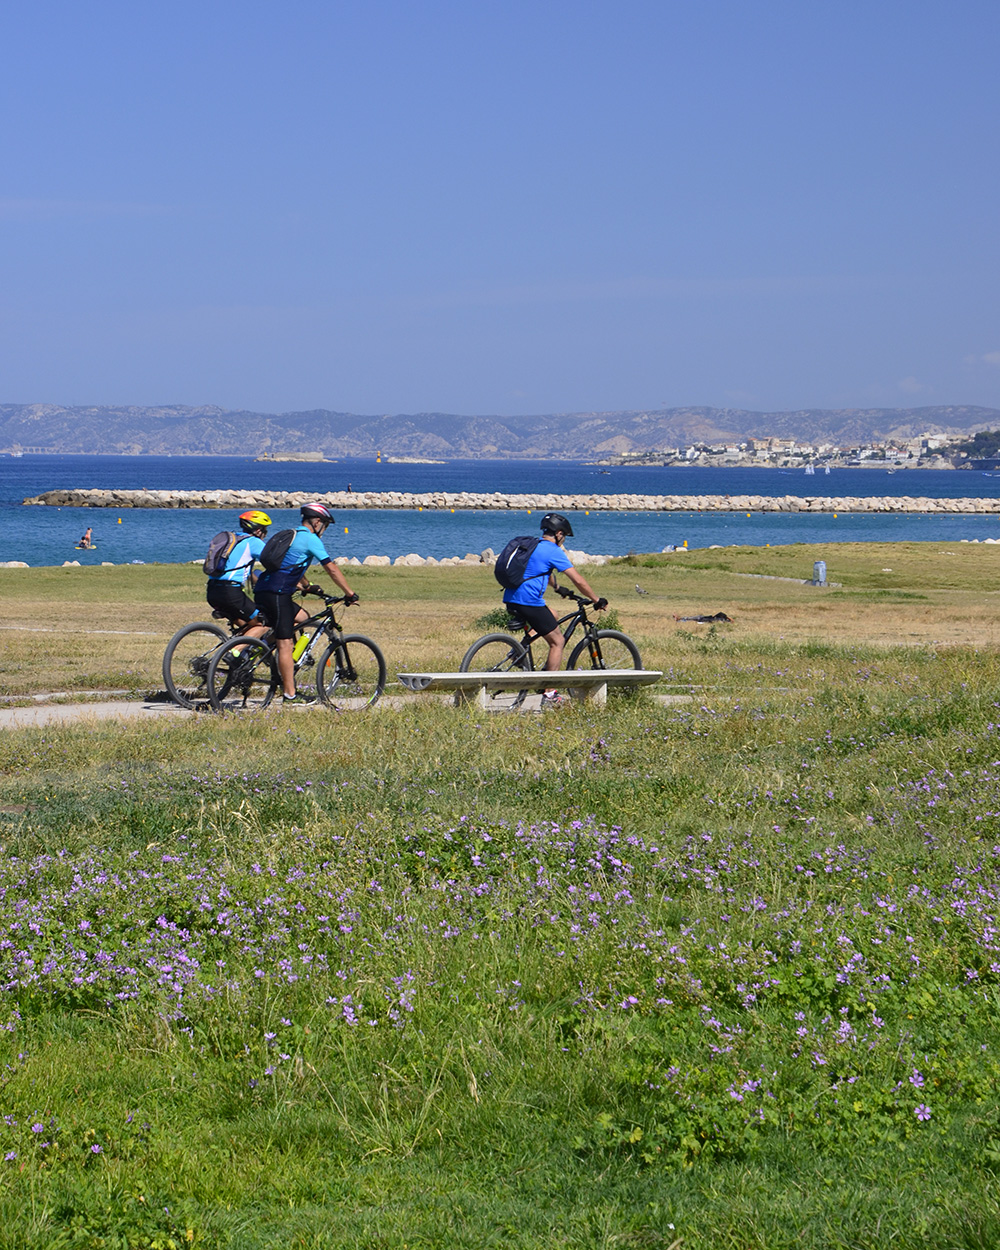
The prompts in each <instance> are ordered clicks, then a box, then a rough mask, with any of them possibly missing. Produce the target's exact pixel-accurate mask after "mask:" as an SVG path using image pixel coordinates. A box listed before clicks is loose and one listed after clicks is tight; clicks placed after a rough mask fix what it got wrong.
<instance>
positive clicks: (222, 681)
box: [208, 636, 280, 712]
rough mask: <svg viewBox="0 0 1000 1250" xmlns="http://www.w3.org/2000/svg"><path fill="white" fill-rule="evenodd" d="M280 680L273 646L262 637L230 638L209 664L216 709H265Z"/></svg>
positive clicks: (212, 700)
mask: <svg viewBox="0 0 1000 1250" xmlns="http://www.w3.org/2000/svg"><path fill="white" fill-rule="evenodd" d="M279 684H280V682H279V678H278V664H277V659H276V657H275V654H274V649H273V647H272V646H271V644H270V643H269V642H265V641H264V639H263V638H244V637H241V636H237V637H236V638H230V640H229V641H228V642H227V643H226V644H225V646H222V647H220V648H219V649H218V651H216V653H215V654H214V655H213V656H212V659H211V663H210V664H209V666H208V697H209V701H210V702H211V704H212V707H213V708H214V710H215V711H216V712H244V711H245V712H258V711H262V710H263V709H264V708H266V707H267V705H268V704H269V703H270V702H271V700H272V699H273V698H274V695H275V692H276V691H277V689H278V686H279Z"/></svg>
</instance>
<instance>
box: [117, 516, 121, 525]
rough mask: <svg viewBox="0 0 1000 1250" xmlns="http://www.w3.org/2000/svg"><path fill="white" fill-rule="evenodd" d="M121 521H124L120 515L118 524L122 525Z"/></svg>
mask: <svg viewBox="0 0 1000 1250" xmlns="http://www.w3.org/2000/svg"><path fill="white" fill-rule="evenodd" d="M121 523H122V519H121V517H119V518H118V524H119V525H121Z"/></svg>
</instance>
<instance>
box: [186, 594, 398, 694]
mask: <svg viewBox="0 0 1000 1250" xmlns="http://www.w3.org/2000/svg"><path fill="white" fill-rule="evenodd" d="M309 593H311V594H318V596H319V598H321V599H322V600H323V602H324V604H325V605H326V606H325V607H324V608H323V609H322V611H320V612H317V613H315V615H313V616H310V617H309V619H308V620H306V621H303V623H302V625H301V626H297V627H296V641H295V646H294V648H293V651H292V655H293V657H294V663H295V675H296V684H298V677H299V674H300V673H302V672H303V670H305V669H308V668H312V667H313V666H315V668H316V693H317V694H318V695H319V699H320V702H321V703H322V704H323V705H324V706H326V707H328V708H332V709H333V710H334V711H335V712H349V711H350V712H353V711H361V710H362V709H363V708H366V707H371V706H372V704H373V703H375V702H376V701H377V700H378V698H379V696H380V695H381V694H382V691H383V690H384V689H385V678H386V667H385V658H384V657H383V655H382V652H381V651H380V650H379V648H378V646H377V645H376V644H375V643H374V642H372V640H371V639H370V638H366V637H365V636H364V635H363V634H345V633H343V631H342V630H341V627H340V623H339V622H338V621H337V619H336V617H335V615H334V610H333V609H334V606H335V605H336V604H338V603H344V602H345V600H346V596H344V595H339V596H335V595H325V594H323V592H322V591H318V592H317V591H311V592H309ZM310 631H311V632H310ZM324 646H325V650H324V649H323V648H324ZM320 651H322V654H321V655H320V657H319V659H318V660H317V658H316V657H317V654H318V653H319V652H320ZM207 686H208V698H209V701H210V703H211V704H212V707H213V708H214V709H215V710H216V711H217V712H223V711H253V710H262V709H263V708H266V707H267V706H268V704H269V703H270V702H271V700H272V699H273V698H274V696H275V694H276V693H277V692H278V690H279V689H280V687H281V677H280V675H279V673H278V653H277V650H276V648H275V645H274V640H273V639H272V638H271V637H270V636H268V635H265V636H264V637H263V638H239V637H237V638H230V639H229V641H228V642H226V643H224V644H223V645H222V646H221V647H219V648H218V649H217V650H216V651H214V652H213V654H212V657H211V660H210V661H209V665H208V678H207Z"/></svg>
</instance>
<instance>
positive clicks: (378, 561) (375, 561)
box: [361, 556, 392, 568]
mask: <svg viewBox="0 0 1000 1250" xmlns="http://www.w3.org/2000/svg"><path fill="white" fill-rule="evenodd" d="M361 563H362V564H367V565H368V566H369V568H385V567H386V565H389V564H392V561H391V560H390V559H389V557H388V556H365V558H364V559H363V560H362V561H361Z"/></svg>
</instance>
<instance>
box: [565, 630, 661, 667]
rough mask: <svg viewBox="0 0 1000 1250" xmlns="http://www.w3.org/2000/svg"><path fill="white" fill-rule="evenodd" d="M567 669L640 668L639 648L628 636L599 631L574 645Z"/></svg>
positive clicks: (609, 631)
mask: <svg viewBox="0 0 1000 1250" xmlns="http://www.w3.org/2000/svg"><path fill="white" fill-rule="evenodd" d="M566 667H567V668H642V659H641V657H640V655H639V648H638V647H637V646H636V645H635V643H634V642H633V641H632V639H631V638H630V637H629V636H628V634H620V633H619V632H618V630H617V629H599V630H597V632H596V634H592V635H591V636H590V637H589V638H583V639H581V641H580V642H578V643H577V644H576V646H575V647H574V648H573V651H572V653H571V654H570V657H569V659H568V660H567V662H566Z"/></svg>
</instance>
